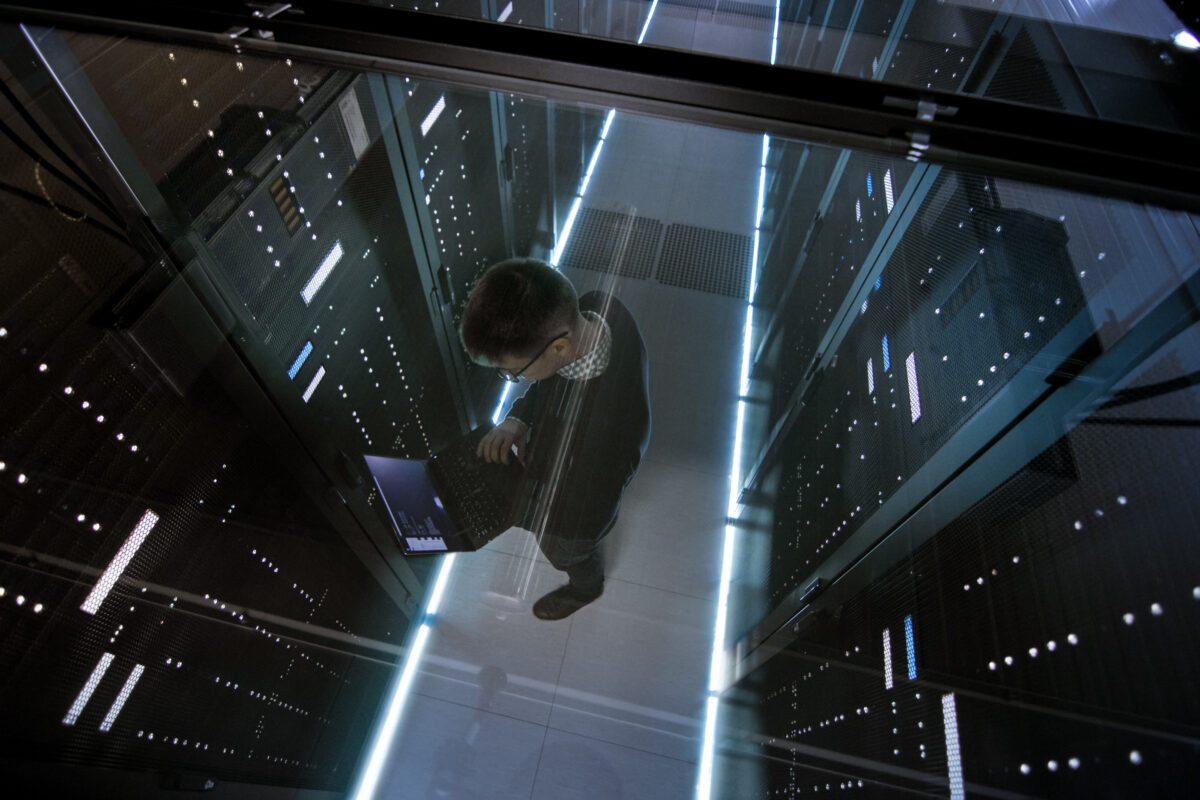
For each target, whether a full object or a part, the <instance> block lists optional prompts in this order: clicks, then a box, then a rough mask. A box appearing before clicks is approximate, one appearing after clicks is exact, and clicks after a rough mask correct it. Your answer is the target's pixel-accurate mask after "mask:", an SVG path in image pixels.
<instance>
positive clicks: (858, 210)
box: [854, 200, 862, 222]
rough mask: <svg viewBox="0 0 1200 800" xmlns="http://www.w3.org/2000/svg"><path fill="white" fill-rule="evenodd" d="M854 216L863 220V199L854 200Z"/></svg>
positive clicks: (860, 220)
mask: <svg viewBox="0 0 1200 800" xmlns="http://www.w3.org/2000/svg"><path fill="white" fill-rule="evenodd" d="M854 218H855V219H856V220H858V221H859V222H862V200H855V201H854Z"/></svg>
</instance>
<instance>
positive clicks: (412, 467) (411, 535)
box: [363, 456, 461, 553]
mask: <svg viewBox="0 0 1200 800" xmlns="http://www.w3.org/2000/svg"><path fill="white" fill-rule="evenodd" d="M363 458H365V459H366V462H367V467H368V469H370V470H371V476H372V477H373V478H374V479H375V485H376V486H378V487H379V494H380V496H382V497H383V502H384V505H385V506H387V510H388V514H389V515H390V516H391V518H392V522H393V524H394V525H395V528H396V533H397V535H398V536H399V537H400V538H401V540H402V541H403V543H404V549H405V550H406V551H408V552H413V553H420V552H444V551H446V550H459V549H461V547H459V546H457V545H456V542H457V540H458V538H459V537H458V531H457V528H455V526H454V523H452V522H451V521H450V517H449V515H448V514H447V513H446V508H445V506H444V505H443V504H442V500H441V498H440V497H438V494H437V490H436V489H435V488H434V486H433V482H432V481H431V480H430V479H429V475H428V474H427V473H426V471H425V462H423V461H416V460H411V459H404V458H385V457H381V456H363Z"/></svg>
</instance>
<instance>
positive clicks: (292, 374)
mask: <svg viewBox="0 0 1200 800" xmlns="http://www.w3.org/2000/svg"><path fill="white" fill-rule="evenodd" d="M312 351H313V343H312V342H305V343H304V349H303V350H301V351H300V355H298V356H296V360H295V361H293V362H292V366H291V368H290V369H289V370H288V379H289V380H293V381H294V380H296V376H297V375H298V374H299V373H300V368H301V367H303V366H304V362H305V361H306V360H307V359H308V357H309V355H310V354H311V353H312Z"/></svg>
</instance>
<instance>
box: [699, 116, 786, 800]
mask: <svg viewBox="0 0 1200 800" xmlns="http://www.w3.org/2000/svg"><path fill="white" fill-rule="evenodd" d="M770 149H771V137H770V136H767V135H765V134H764V135H763V138H762V158H761V160H760V161H759V167H758V208H757V209H756V210H755V214H754V247H753V250H752V251H751V253H752V254H751V260H750V286H749V291H748V292H747V295H746V323H745V325H744V326H743V328H742V366H741V372H740V375H739V378H738V394H739V399H738V406H737V422H736V424H735V427H734V432H733V460H732V463H731V465H730V468H729V502H728V505H727V507H726V518H727V519H736V518H737V516H738V513H739V511H738V505H739V504H738V497H739V495H740V494H741V485H742V480H743V477H744V476H743V475H742V431H743V427H744V425H745V421H746V399H745V398H746V395H747V394H748V393H749V391H750V345H751V341H752V339H753V331H754V306H753V302H754V293H755V292H756V291H757V290H758V250H759V245H760V242H761V234H762V231H761V226H762V218H763V209H764V206H765V204H766V186H767V155H768V153H769V152H770ZM736 536H737V529H736V528H735V526H734V525H726V526H725V540H724V543H723V546H722V548H721V582H720V585H719V586H718V588H717V616H716V620H715V621H714V624H713V645H712V648H713V649H712V660H711V663H710V664H709V673H708V702H707V704H706V705H705V711H704V739H703V741H702V743H701V750H700V768H699V773H698V776H697V780H696V797H697V800H709V798H710V797H711V796H712V774H713V758H714V755H713V749H714V747H715V743H716V731H717V715H718V712H719V710H720V692H721V691H722V690H723V689H724V686H725V664H726V658H727V656H726V653H725V627H726V624H727V622H728V613H729V585H730V583H731V582H732V581H733V553H734V539H735V537H736Z"/></svg>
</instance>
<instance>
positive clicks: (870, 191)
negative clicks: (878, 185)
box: [867, 172, 875, 197]
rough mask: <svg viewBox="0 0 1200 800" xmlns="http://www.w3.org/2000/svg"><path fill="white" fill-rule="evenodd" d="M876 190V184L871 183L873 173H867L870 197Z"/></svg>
mask: <svg viewBox="0 0 1200 800" xmlns="http://www.w3.org/2000/svg"><path fill="white" fill-rule="evenodd" d="M874 192H875V185H874V184H873V183H871V173H869V172H868V173H867V197H870V196H871V195H872V194H874Z"/></svg>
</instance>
